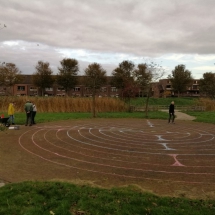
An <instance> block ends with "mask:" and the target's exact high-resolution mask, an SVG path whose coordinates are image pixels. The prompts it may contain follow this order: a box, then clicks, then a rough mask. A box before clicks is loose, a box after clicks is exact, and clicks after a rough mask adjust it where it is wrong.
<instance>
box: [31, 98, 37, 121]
mask: <svg viewBox="0 0 215 215" xmlns="http://www.w3.org/2000/svg"><path fill="white" fill-rule="evenodd" d="M32 107H33V110H32V125H33V124H36V123H35V120H34V118H35V116H36V114H37V107H36V105H35V104H34V103H33V102H32Z"/></svg>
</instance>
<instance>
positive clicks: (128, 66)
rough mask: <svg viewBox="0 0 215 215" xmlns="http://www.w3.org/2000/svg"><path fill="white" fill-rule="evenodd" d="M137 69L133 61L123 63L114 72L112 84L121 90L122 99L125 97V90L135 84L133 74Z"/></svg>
mask: <svg viewBox="0 0 215 215" xmlns="http://www.w3.org/2000/svg"><path fill="white" fill-rule="evenodd" d="M134 68H135V65H134V63H133V62H132V61H127V60H126V61H123V62H121V63H120V64H119V66H118V67H117V68H116V69H114V70H113V72H112V80H111V84H112V85H113V86H115V87H117V88H118V89H121V92H122V95H121V97H122V98H123V97H125V96H126V94H124V93H125V89H126V88H127V87H128V86H131V85H130V83H132V82H133V76H132V72H133V70H134Z"/></svg>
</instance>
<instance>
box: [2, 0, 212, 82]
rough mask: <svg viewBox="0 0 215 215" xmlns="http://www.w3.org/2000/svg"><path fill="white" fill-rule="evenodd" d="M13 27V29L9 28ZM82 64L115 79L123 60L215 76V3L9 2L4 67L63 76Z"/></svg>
mask: <svg viewBox="0 0 215 215" xmlns="http://www.w3.org/2000/svg"><path fill="white" fill-rule="evenodd" d="M4 25H6V27H4ZM63 58H75V59H76V60H78V62H79V65H80V74H83V71H84V69H85V68H86V67H87V66H88V65H89V64H90V63H93V62H97V63H100V64H101V65H102V67H103V68H104V69H105V70H106V71H107V74H108V75H110V74H111V72H112V71H113V69H114V68H116V67H117V66H118V65H119V63H121V62H122V61H123V60H130V61H133V62H134V63H135V65H137V64H139V63H144V62H146V61H147V62H148V61H153V62H156V63H158V64H159V65H161V66H162V67H163V68H165V71H166V75H165V76H167V75H168V74H171V71H172V70H173V69H174V68H175V66H177V65H179V64H184V65H186V68H187V69H188V70H190V71H191V72H192V75H193V77H194V78H201V77H202V74H203V73H205V72H215V64H214V63H215V0H177V1H176V0H1V1H0V62H1V63H2V62H12V63H15V64H16V66H17V67H18V68H19V69H20V70H21V71H22V73H23V74H32V73H34V72H35V65H36V64H37V62H38V61H39V60H42V61H45V62H49V63H50V65H51V68H52V69H53V72H54V73H55V74H56V73H57V72H58V70H57V68H58V67H59V66H60V63H59V62H60V61H61V60H62V59H63Z"/></svg>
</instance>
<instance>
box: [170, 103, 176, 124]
mask: <svg viewBox="0 0 215 215" xmlns="http://www.w3.org/2000/svg"><path fill="white" fill-rule="evenodd" d="M171 120H172V123H174V120H175V103H174V101H172V102H171V104H170V106H169V121H168V122H169V123H170V121H171Z"/></svg>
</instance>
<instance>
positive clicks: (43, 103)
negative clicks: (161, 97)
mask: <svg viewBox="0 0 215 215" xmlns="http://www.w3.org/2000/svg"><path fill="white" fill-rule="evenodd" d="M27 100H30V101H32V102H33V103H35V104H36V106H37V109H38V112H55V113H57V112H82V113H84V112H92V98H72V97H24V96H23V97H0V111H1V112H7V109H8V105H9V103H10V102H12V101H14V102H15V103H16V106H15V110H16V112H24V105H25V103H26V101H27ZM125 110H126V105H125V103H124V102H123V101H121V100H120V99H116V98H96V111H97V112H121V111H125Z"/></svg>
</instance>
